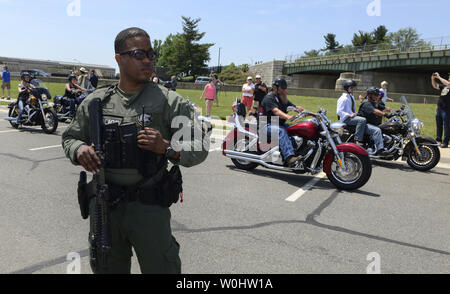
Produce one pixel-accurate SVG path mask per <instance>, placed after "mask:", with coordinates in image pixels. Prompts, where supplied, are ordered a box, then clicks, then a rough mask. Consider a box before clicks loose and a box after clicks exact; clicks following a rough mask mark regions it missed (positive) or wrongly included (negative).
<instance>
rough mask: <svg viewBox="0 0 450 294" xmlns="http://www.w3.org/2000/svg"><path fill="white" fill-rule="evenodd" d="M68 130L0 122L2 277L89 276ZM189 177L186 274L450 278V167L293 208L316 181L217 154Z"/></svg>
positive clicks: (320, 187)
mask: <svg viewBox="0 0 450 294" xmlns="http://www.w3.org/2000/svg"><path fill="white" fill-rule="evenodd" d="M0 116H2V117H3V116H4V113H1V112H0ZM66 126H67V125H66V124H64V123H62V124H60V127H59V128H58V134H55V135H46V134H44V133H42V131H41V130H40V129H39V128H32V129H25V130H21V131H17V130H14V129H12V128H11V127H10V126H9V123H8V122H6V121H3V120H1V121H0V174H1V177H0V178H1V182H0V185H1V186H0V187H1V198H2V205H0V236H1V237H0V248H1V250H0V261H1V262H0V273H55V274H64V273H66V270H67V267H68V265H69V264H70V261H68V260H67V255H68V254H69V253H70V252H77V253H79V254H80V256H81V257H82V259H81V273H90V272H91V270H90V268H89V265H88V257H87V254H88V251H87V248H88V243H87V237H88V222H87V221H83V220H82V219H81V216H80V213H79V209H78V203H77V199H76V184H77V181H78V173H79V172H80V171H81V169H80V168H79V167H74V166H72V165H71V164H70V162H69V161H68V159H66V158H65V156H64V153H63V150H62V148H61V147H60V146H58V145H60V144H61V138H60V132H62V131H63V130H64V127H66ZM42 147H45V148H44V149H41V148H42ZM216 147H217V146H216ZM213 149H214V148H213ZM183 176H184V183H185V184H184V199H185V202H184V203H182V204H177V205H175V206H174V207H173V208H172V209H171V210H172V226H173V231H174V235H175V237H176V238H177V240H178V242H179V243H180V244H181V259H182V262H183V273H186V274H197V273H213V274H221V273H225V274H235V273H236V274H240V273H243V274H246V273H254V274H265V273H275V274H279V273H287V274H298V273H356V274H365V273H366V272H367V268H368V267H369V264H371V263H372V262H373V261H374V259H372V256H374V255H373V253H375V256H379V258H380V259H377V260H379V269H380V271H381V273H386V274H388V273H396V274H398V273H447V274H448V273H450V234H449V232H450V222H449V220H450V197H449V193H448V191H450V169H449V166H448V165H440V167H438V168H435V169H433V170H432V171H430V172H428V173H420V172H416V171H413V170H411V169H410V168H409V167H408V166H407V165H406V164H405V163H392V162H383V163H377V162H374V169H373V175H372V177H371V179H370V181H369V183H368V184H366V185H365V186H364V187H362V188H361V189H360V190H358V191H356V192H352V193H349V192H339V191H337V190H336V189H335V188H334V187H333V186H332V185H331V183H330V182H329V181H328V180H327V178H324V179H322V180H320V181H317V183H316V184H314V185H313V186H312V188H311V189H309V190H308V191H307V192H306V193H304V194H302V196H301V197H300V198H299V199H297V200H296V201H295V202H289V201H286V199H287V198H288V197H289V196H290V195H292V194H294V193H295V192H297V191H298V190H299V189H301V188H302V187H305V185H307V184H308V183H310V181H311V180H312V179H313V177H311V176H302V175H293V174H288V173H283V172H277V171H270V170H266V169H263V168H258V169H256V170H255V171H254V172H251V173H248V172H243V171H239V170H236V169H235V168H234V167H233V165H232V163H231V160H229V159H226V158H225V157H223V156H222V154H221V153H220V152H218V151H214V152H211V153H210V155H209V157H208V159H207V161H206V162H205V163H204V164H202V165H201V166H197V167H194V168H191V169H183ZM375 268H377V267H375ZM132 271H133V273H139V272H140V271H139V267H138V265H137V262H136V259H135V258H134V259H133V268H132Z"/></svg>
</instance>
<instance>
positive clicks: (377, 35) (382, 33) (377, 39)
mask: <svg viewBox="0 0 450 294" xmlns="http://www.w3.org/2000/svg"><path fill="white" fill-rule="evenodd" d="M387 32H388V29H387V28H386V27H385V26H378V27H377V28H376V29H375V30H374V31H373V32H372V39H373V41H374V43H375V44H382V43H387V42H388V41H389V38H388V35H387Z"/></svg>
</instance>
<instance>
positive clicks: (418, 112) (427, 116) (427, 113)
mask: <svg viewBox="0 0 450 294" xmlns="http://www.w3.org/2000/svg"><path fill="white" fill-rule="evenodd" d="M18 84H19V81H17V80H16V81H11V99H16V98H17V95H18V91H17V86H18ZM46 85H47V87H48V88H49V90H50V94H51V95H52V97H54V96H55V95H63V94H64V87H65V84H62V83H46ZM177 92H178V93H179V94H180V95H181V96H183V97H184V98H187V97H189V99H190V100H191V101H192V102H193V103H195V104H197V106H199V107H201V108H203V109H205V100H202V101H200V95H201V94H202V91H200V90H185V89H178V90H177ZM5 94H6V95H7V93H5ZM241 94H242V93H240V92H220V93H219V107H217V106H216V104H215V103H214V106H213V108H212V112H211V115H212V116H216V117H220V118H222V119H225V118H226V117H227V116H229V115H230V114H231V113H232V110H231V105H232V104H233V102H234V101H235V99H236V97H239V98H240V97H241ZM337 98H338V97H336V99H332V98H318V97H304V96H289V100H291V101H292V102H293V103H294V104H296V105H301V106H303V107H305V108H306V109H308V110H309V111H312V112H316V111H317V109H318V108H317V107H318V106H319V105H320V106H322V107H323V108H325V109H326V110H327V111H328V118H330V119H331V120H332V121H336V120H337V117H336V103H337ZM406 98H408V97H406ZM2 104H8V103H7V102H2ZM388 106H389V107H391V108H393V109H399V108H400V106H401V104H400V103H391V102H390V103H388ZM410 106H411V108H412V110H413V111H414V114H415V116H416V117H417V118H418V119H420V120H421V121H423V122H424V124H425V128H424V130H423V135H425V136H429V137H432V138H435V137H436V121H435V113H436V105H434V104H425V105H424V104H411V105H410ZM358 107H359V101H357V108H358Z"/></svg>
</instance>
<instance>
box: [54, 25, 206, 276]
mask: <svg viewBox="0 0 450 294" xmlns="http://www.w3.org/2000/svg"><path fill="white" fill-rule="evenodd" d="M115 53H116V54H115V59H116V61H117V63H118V65H119V68H120V80H119V83H118V84H117V85H114V86H111V87H108V88H99V89H97V90H96V91H94V92H93V93H92V94H90V95H89V96H88V97H87V98H86V99H85V100H84V101H83V102H82V104H81V105H80V107H79V108H78V110H77V115H76V116H75V118H74V120H73V121H72V122H71V124H70V125H69V127H68V128H67V130H66V131H65V132H64V134H63V136H62V141H63V148H64V151H65V154H66V156H67V157H68V158H69V159H70V160H71V162H72V163H73V164H75V165H81V166H82V167H83V168H84V169H85V170H86V171H88V172H91V173H93V174H96V173H98V172H99V171H100V167H101V166H102V170H103V167H104V174H105V177H104V178H105V182H106V184H107V186H108V190H110V191H109V194H108V195H109V197H110V198H109V199H111V201H112V200H114V203H113V204H111V206H110V208H111V213H110V235H111V248H110V250H109V251H108V254H107V256H106V257H107V258H104V260H106V262H105V263H106V266H102V267H98V266H93V264H92V258H91V267H92V269H93V271H94V273H130V269H131V256H132V248H134V250H135V252H136V255H137V259H138V261H139V265H140V268H141V271H142V273H145V274H167V273H169V274H170V273H173V274H179V273H181V261H180V258H179V244H178V243H177V242H176V240H175V238H174V237H173V236H172V231H171V226H170V218H171V214H170V210H169V206H170V205H171V202H172V201H171V199H169V200H168V199H167V195H166V194H165V191H166V190H164V189H163V188H162V187H167V185H166V182H165V179H164V176H165V175H166V174H167V164H168V161H170V162H171V163H172V164H174V165H181V166H185V167H191V166H194V165H197V164H200V163H201V162H203V161H204V160H205V159H206V157H207V154H208V151H207V150H206V149H205V145H204V144H203V141H202V138H198V137H194V136H193V137H192V138H188V140H186V138H183V137H182V139H180V141H177V142H171V139H172V136H173V135H174V134H175V133H177V132H179V131H180V130H181V128H183V127H184V128H186V127H187V128H189V130H190V133H191V134H198V133H200V134H202V128H201V124H199V123H197V121H196V117H195V113H194V109H193V107H192V106H191V105H190V104H189V103H188V102H187V101H186V100H184V99H183V98H182V97H181V96H179V95H178V94H177V93H176V92H174V91H168V90H167V89H165V88H164V87H162V86H160V85H157V84H154V83H152V82H151V81H150V77H151V76H152V73H153V70H154V52H153V50H152V47H151V42H150V37H149V35H148V34H147V33H146V32H145V31H144V30H142V29H139V28H129V29H126V30H124V31H122V32H120V33H119V34H118V35H117V37H116V40H115ZM98 99H101V101H102V104H101V105H102V113H103V121H104V128H105V129H106V132H107V136H105V137H107V138H108V140H110V141H109V142H110V144H109V145H108V147H107V148H106V152H105V153H106V157H105V158H106V159H105V163H104V165H103V164H102V162H103V160H100V158H99V157H98V156H97V154H96V152H95V151H96V150H94V147H93V146H92V139H91V136H90V135H92V134H90V127H89V116H90V113H89V109H88V108H89V106H90V103H91V102H92V101H93V100H96V101H98ZM180 116H181V117H184V118H186V121H187V125H186V124H185V125H184V126H183V125H180V127H177V128H173V127H172V126H171V122H172V120H173V119H174V118H175V117H180ZM194 129H195V130H194ZM115 130H119V131H117V132H115ZM122 132H123V133H127V134H128V133H129V135H127V137H126V138H125V135H123V134H122ZM133 132H134V135H133ZM182 132H184V129H183V131H182ZM122 135H123V136H122ZM117 136H119V139H118V140H114V138H115V137H117ZM177 137H178V136H177ZM130 138H132V139H131V140H130ZM133 138H134V139H133ZM117 146H118V147H117ZM111 150H112V152H111V153H112V154H108V151H111ZM136 150H137V151H136ZM117 151H118V152H117ZM136 154H137V155H136ZM111 156H112V157H114V158H115V159H116V160H108V157H111ZM129 159H135V160H129ZM94 200H95V197H94V198H93V199H92V200H91V201H90V211H89V213H90V227H91V228H90V229H91V233H90V235H89V236H90V237H89V240H90V242H91V244H90V245H91V246H90V249H91V256H92V248H93V245H94V244H92V238H91V236H92V232H93V231H94V230H95V223H94V222H93V214H95V213H96V211H95V208H94V207H95V206H94V205H95V202H94ZM173 202H174V203H175V202H176V201H173Z"/></svg>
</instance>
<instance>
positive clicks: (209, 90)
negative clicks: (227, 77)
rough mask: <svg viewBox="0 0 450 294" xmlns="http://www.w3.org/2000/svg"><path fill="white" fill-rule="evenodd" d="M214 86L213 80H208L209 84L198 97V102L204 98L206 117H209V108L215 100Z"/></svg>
mask: <svg viewBox="0 0 450 294" xmlns="http://www.w3.org/2000/svg"><path fill="white" fill-rule="evenodd" d="M216 93H217V92H216V86H214V79H210V80H209V84H207V85H206V86H205V89H204V90H203V92H202V95H201V96H200V100H202V99H203V97H205V101H206V117H210V116H211V108H212V105H213V103H214V100H215V99H216V98H217V96H216Z"/></svg>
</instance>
